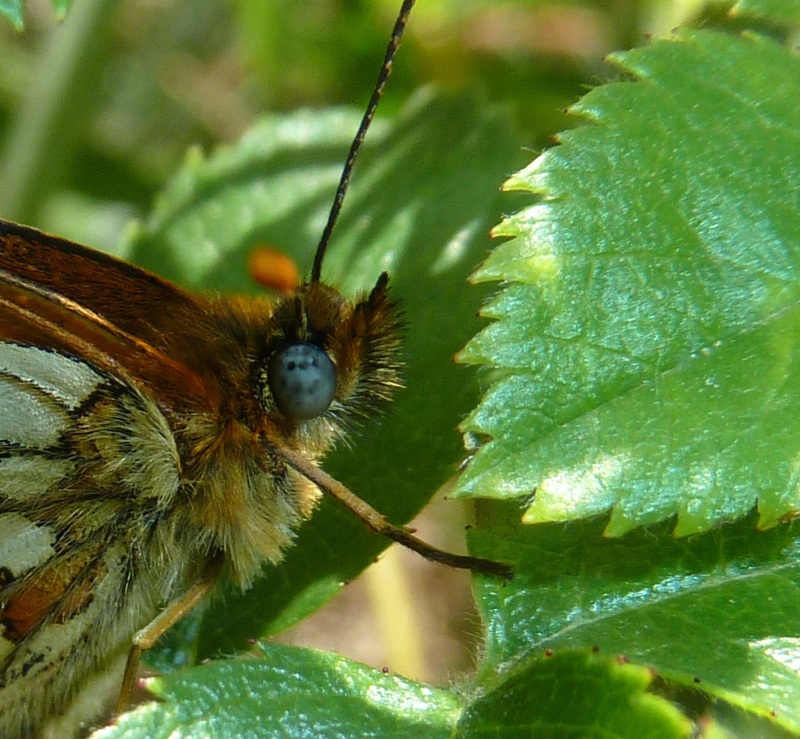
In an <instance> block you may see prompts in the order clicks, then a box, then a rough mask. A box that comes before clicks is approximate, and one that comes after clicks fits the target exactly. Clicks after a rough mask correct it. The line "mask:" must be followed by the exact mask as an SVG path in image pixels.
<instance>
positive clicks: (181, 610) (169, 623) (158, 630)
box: [114, 558, 222, 716]
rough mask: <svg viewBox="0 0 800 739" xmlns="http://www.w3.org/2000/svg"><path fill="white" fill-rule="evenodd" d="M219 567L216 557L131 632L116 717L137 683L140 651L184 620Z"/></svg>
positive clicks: (128, 700) (145, 649)
mask: <svg viewBox="0 0 800 739" xmlns="http://www.w3.org/2000/svg"><path fill="white" fill-rule="evenodd" d="M221 568H222V560H221V559H219V558H218V559H215V560H213V561H212V562H211V564H210V565H209V566H208V568H207V569H206V571H205V572H204V573H203V575H202V576H201V577H200V579H199V580H198V581H197V582H196V583H195V584H194V585H192V587H190V588H189V589H188V590H187V591H186V592H185V593H183V594H181V595H180V596H178V597H177V598H176V599H175V600H173V601H172V602H171V603H170V604H169V605H168V606H167V607H166V608H164V610H163V611H161V613H159V614H158V616H156V617H155V618H154V619H153V620H152V621H151V622H150V623H149V624H147V626H145V627H144V628H143V629H140V630H139V631H137V632H136V634H134V636H133V644H132V646H131V650H130V652H129V653H128V661H127V662H126V663H125V672H124V673H123V676H122V685H121V686H120V690H119V697H118V698H117V705H116V708H115V709H114V715H115V716H118V715H119V714H121V713H123V712H124V711H125V710H127V708H128V706H129V705H130V700H131V696H132V695H133V689H134V687H135V686H136V677H137V675H138V673H139V658H140V657H141V656H142V652H145V651H147V650H148V649H150V648H151V647H153V646H154V645H155V643H156V642H157V641H158V640H159V639H160V638H161V637H162V636H163V635H164V634H165V633H166V632H167V631H169V629H171V628H172V627H173V626H174V625H175V624H176V623H178V621H180V620H181V619H183V617H184V616H186V615H187V614H188V613H189V611H191V610H192V609H193V608H194V607H195V606H196V605H197V604H198V603H200V601H202V600H203V599H204V598H205V597H206V596H207V595H208V593H209V592H210V591H211V589H212V588H213V587H214V585H215V584H216V582H217V576H218V575H219V572H220V569H221Z"/></svg>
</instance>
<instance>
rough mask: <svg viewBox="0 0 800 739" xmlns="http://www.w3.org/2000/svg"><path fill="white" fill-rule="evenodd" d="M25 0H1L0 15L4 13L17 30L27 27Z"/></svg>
mask: <svg viewBox="0 0 800 739" xmlns="http://www.w3.org/2000/svg"><path fill="white" fill-rule="evenodd" d="M24 5H25V0H0V15H4V16H5V17H6V18H7V19H8V20H9V21H10V22H11V24H12V25H13V26H14V28H15V29H16V30H17V31H21V30H22V29H23V28H25V19H24V17H23V15H22V9H23V7H24Z"/></svg>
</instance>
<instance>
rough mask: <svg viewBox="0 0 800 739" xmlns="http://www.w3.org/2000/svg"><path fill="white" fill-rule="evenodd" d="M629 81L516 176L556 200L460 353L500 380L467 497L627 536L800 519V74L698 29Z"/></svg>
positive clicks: (522, 226)
mask: <svg viewBox="0 0 800 739" xmlns="http://www.w3.org/2000/svg"><path fill="white" fill-rule="evenodd" d="M613 61H614V63H615V64H616V65H617V66H618V67H620V69H622V70H623V71H624V72H626V73H628V74H630V75H632V76H633V77H634V78H635V80H636V81H635V82H618V83H614V84H610V85H606V86H604V87H600V88H598V89H596V90H594V91H592V92H591V93H590V94H589V95H587V96H586V97H585V98H584V99H583V100H582V101H581V102H580V103H579V104H578V105H577V106H576V107H575V109H574V110H575V112H576V113H577V114H579V115H581V116H582V117H584V118H586V119H588V120H590V121H591V124H590V125H584V126H582V127H580V128H579V129H576V130H574V131H571V132H569V133H566V134H563V135H562V136H561V142H562V145H561V146H559V147H556V148H555V149H552V150H550V151H548V152H546V153H545V154H544V155H543V156H542V157H540V158H539V159H538V160H537V161H536V162H534V163H533V164H532V165H530V166H529V167H528V168H527V169H526V170H524V171H523V172H521V173H520V174H518V175H517V176H516V177H515V178H514V179H512V180H511V182H510V185H509V186H511V187H515V188H521V189H525V190H527V191H529V192H534V193H539V194H541V195H542V196H543V199H542V201H541V202H540V203H538V204H537V205H534V206H532V207H530V208H528V209H527V210H525V211H522V212H521V213H518V214H517V215H516V216H513V217H511V218H509V219H508V220H506V221H505V222H504V223H503V224H502V225H501V226H500V227H499V228H498V229H496V231H497V233H499V234H501V235H506V236H513V237H514V239H513V240H512V241H509V242H506V243H505V244H502V245H501V246H500V247H499V248H497V249H496V250H495V252H494V254H493V255H492V256H491V257H490V258H489V260H487V262H486V263H485V265H484V266H483V267H482V269H481V270H480V271H479V272H478V274H477V275H476V279H477V280H479V281H487V280H499V279H502V280H505V281H508V282H510V283H512V284H511V285H510V286H509V287H508V288H506V289H505V290H504V291H503V292H502V293H501V294H500V295H499V296H498V297H497V298H496V299H495V300H494V301H493V302H492V303H491V304H490V305H489V306H487V307H486V308H485V309H484V311H483V314H484V315H485V316H487V317H489V318H493V319H495V322H494V323H493V324H492V325H491V326H489V327H488V328H486V329H484V331H483V332H481V334H479V335H478V336H477V337H476V338H475V339H474V340H473V341H472V342H470V344H469V345H468V346H467V348H466V349H465V350H464V351H463V352H462V355H461V358H462V359H463V360H464V361H469V362H473V363H481V364H486V365H489V366H492V367H494V368H496V369H497V370H498V372H499V374H500V379H499V381H498V382H497V383H496V384H495V385H494V386H493V387H492V388H491V389H490V391H489V392H488V393H487V395H486V397H485V398H484V399H483V401H482V403H481V405H480V406H479V407H478V409H477V410H476V411H475V412H474V413H473V414H472V415H471V416H470V418H469V419H468V420H467V421H466V422H465V423H464V424H463V428H464V429H465V430H469V431H474V432H479V433H480V434H484V435H488V437H490V439H491V440H490V441H489V443H488V444H486V445H485V446H484V447H483V448H482V449H481V450H480V451H479V452H478V454H477V456H476V458H475V459H474V460H473V462H472V464H471V465H470V466H469V467H468V469H467V471H466V474H465V475H464V476H463V478H462V480H461V483H460V493H461V494H462V495H464V494H470V495H479V496H486V497H504V498H511V497H520V496H531V495H532V494H533V493H534V491H535V497H534V500H533V503H532V505H531V506H530V507H529V508H528V510H527V512H526V513H525V520H526V521H529V522H533V521H563V520H569V519H572V518H576V517H583V516H589V515H593V514H597V513H600V512H603V511H607V510H609V509H611V511H612V516H611V520H610V522H609V525H608V528H607V530H606V533H607V534H609V535H620V534H622V533H624V532H625V531H627V530H629V529H631V528H633V527H635V526H638V525H641V524H645V523H652V522H655V521H660V520H663V519H665V518H667V517H669V516H673V515H675V514H677V516H678V520H677V527H676V533H678V534H689V533H692V532H697V531H703V530H705V529H707V528H708V527H709V526H711V525H713V524H715V523H718V522H720V521H725V520H731V519H735V518H737V517H740V516H743V515H745V514H747V513H748V512H749V511H750V510H751V508H752V507H753V506H754V505H755V504H756V503H757V504H758V509H759V513H760V520H759V525H760V526H762V527H766V526H770V525H772V524H774V523H776V522H777V521H778V520H780V519H781V518H782V517H784V516H786V515H790V514H792V513H793V512H794V511H796V510H798V509H800V491H799V490H798V485H797V462H796V460H797V456H798V452H800V446H799V444H798V440H800V397H799V396H798V394H797V393H796V392H795V388H796V383H797V381H798V380H800V377H798V374H797V373H798V367H800V363H798V360H800V352H798V332H799V331H800V320H799V319H800V313H798V307H797V306H798V299H799V298H800V279H799V278H800V273H799V272H798V269H797V265H798V264H800V220H799V219H798V218H797V212H798V206H800V185H799V184H798V183H800V139H799V137H798V131H800V107H798V106H797V104H796V92H797V89H798V86H800V62H798V58H797V56H796V55H794V54H792V53H791V52H789V51H787V50H786V49H784V48H782V47H780V46H779V45H777V44H776V43H774V42H772V41H770V40H767V39H765V38H761V37H758V36H753V35H748V36H742V37H733V36H727V35H723V34H721V33H715V32H710V31H683V32H680V33H678V34H675V35H674V36H672V37H671V38H670V39H668V40H662V41H658V42H655V43H654V44H653V45H652V46H649V47H647V48H644V49H640V50H635V51H631V52H627V53H624V54H617V55H615V56H614V58H613Z"/></svg>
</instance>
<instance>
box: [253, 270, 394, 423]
mask: <svg viewBox="0 0 800 739" xmlns="http://www.w3.org/2000/svg"><path fill="white" fill-rule="evenodd" d="M273 326H274V331H272V332H270V335H269V336H268V337H267V338H266V343H265V346H264V347H263V351H262V352H260V357H259V359H258V363H257V366H258V380H259V382H258V386H259V393H260V404H261V406H262V408H263V409H264V410H265V411H267V412H268V413H270V414H273V413H277V414H278V415H279V417H280V418H281V419H282V420H283V421H284V422H285V423H286V424H288V425H291V426H299V425H301V424H306V423H308V422H313V421H314V420H315V419H322V420H323V422H325V423H326V426H328V427H331V426H334V427H337V428H338V429H340V430H341V431H344V430H346V428H347V427H349V426H350V425H352V423H353V422H355V421H357V420H359V419H363V418H366V417H369V416H371V415H372V414H373V413H375V411H376V410H377V408H378V406H380V405H382V404H383V402H385V401H387V400H389V399H390V398H391V396H392V395H393V394H394V391H395V390H396V389H397V388H399V387H400V386H401V380H400V366H401V363H400V345H399V332H400V317H399V312H398V309H397V305H396V303H395V302H394V301H393V300H392V299H391V297H390V296H389V292H388V277H387V276H386V275H385V274H383V275H381V277H380V278H379V279H378V282H377V283H376V285H375V287H374V288H373V289H372V290H371V291H370V293H368V294H367V295H363V296H361V297H360V298H358V299H357V300H355V301H350V300H348V299H347V298H345V297H343V296H342V295H341V293H339V292H338V291H337V290H335V289H334V288H332V287H330V286H328V285H326V284H325V283H322V282H315V281H311V282H307V283H305V284H304V285H302V286H301V287H300V288H299V289H298V290H297V292H296V293H295V294H294V295H292V296H291V297H288V298H286V299H284V300H283V301H281V303H280V304H279V305H278V306H277V307H276V310H275V314H274V321H273Z"/></svg>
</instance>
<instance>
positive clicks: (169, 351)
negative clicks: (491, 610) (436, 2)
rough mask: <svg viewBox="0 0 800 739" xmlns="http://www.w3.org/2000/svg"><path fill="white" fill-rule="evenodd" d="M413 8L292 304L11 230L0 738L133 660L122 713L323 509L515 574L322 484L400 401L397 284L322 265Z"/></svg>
mask: <svg viewBox="0 0 800 739" xmlns="http://www.w3.org/2000/svg"><path fill="white" fill-rule="evenodd" d="M412 5H413V1H412V0H406V1H405V2H404V3H403V6H402V8H401V11H400V15H399V17H398V21H397V24H396V26H395V29H394V31H393V34H392V40H391V42H390V44H389V48H388V50H387V54H386V59H385V61H384V64H383V67H382V70H381V76H380V77H379V80H378V84H377V86H376V90H375V92H374V93H373V96H372V99H371V101H370V104H369V106H368V107H367V111H366V113H365V115H364V118H363V120H362V124H361V126H360V128H359V131H358V133H357V134H356V137H355V140H354V142H353V146H352V148H351V151H350V154H349V156H348V159H347V162H346V164H345V168H344V172H343V175H342V179H341V182H340V185H339V188H338V190H337V195H336V198H335V201H334V206H333V208H332V209H331V214H330V217H329V220H328V224H327V226H326V228H325V230H324V232H323V236H322V239H321V241H320V246H319V248H318V250H317V254H316V257H315V262H314V266H313V268H312V271H311V275H310V277H309V278H308V280H306V281H305V282H304V283H302V284H301V285H299V286H298V287H297V289H295V290H294V291H292V292H291V293H290V294H289V295H287V296H285V297H283V298H281V299H279V300H277V301H276V300H273V299H267V298H263V299H254V298H241V297H233V296H210V297H207V296H199V295H195V294H192V293H189V292H187V291H184V290H183V289H181V288H179V287H177V286H176V285H173V284H171V283H169V282H167V281H165V280H163V279H161V278H159V277H157V276H155V275H153V274H151V273H149V272H147V271H145V270H142V269H140V268H138V267H135V266H133V265H131V264H128V263H126V262H124V261H120V260H118V259H115V258H114V257H111V256H108V255H105V254H102V253H99V252H96V251H94V250H92V249H89V248H87V247H83V246H80V245H78V244H75V243H72V242H70V241H67V240H64V239H61V238H58V237H55V236H51V235H47V234H44V233H42V232H40V231H37V230H35V229H33V228H30V227H27V226H21V225H18V224H14V223H10V222H7V221H2V222H0V405H1V406H2V408H3V413H2V414H0V736H3V737H15V736H28V735H30V734H33V733H36V732H39V731H40V730H41V729H42V727H43V726H44V725H45V723H46V722H48V721H51V720H53V719H57V718H58V717H60V716H61V715H62V714H64V713H65V711H67V710H68V708H69V706H70V704H71V703H72V702H73V699H74V698H75V697H76V696H77V695H78V694H79V693H80V692H81V691H82V690H83V689H84V686H85V684H86V683H87V681H88V680H89V679H90V678H91V677H92V676H94V675H97V674H98V673H101V672H102V671H104V670H105V669H106V668H107V667H108V666H109V665H110V664H112V663H114V662H120V661H124V660H125V656H126V655H128V660H127V667H126V670H125V676H124V678H123V683H122V689H121V695H122V700H121V705H124V703H125V701H126V700H127V696H128V695H129V693H130V689H131V685H132V683H133V680H134V679H135V676H136V668H137V664H138V655H139V652H140V650H141V649H142V648H145V647H147V646H148V645H149V644H151V643H152V642H153V641H154V640H155V639H156V638H157V637H158V636H159V635H160V634H161V633H163V631H164V630H166V628H168V627H169V626H170V625H171V624H172V623H174V622H175V621H177V620H178V619H179V618H180V617H181V616H182V615H183V614H184V613H185V612H186V610H188V608H189V607H190V606H191V605H193V604H194V603H195V602H196V601H197V599H199V598H201V597H202V596H204V595H205V593H206V592H207V591H208V590H209V589H210V587H211V586H212V585H213V583H214V582H215V581H216V578H217V576H218V574H219V572H220V571H221V570H222V569H224V570H225V572H226V573H227V575H228V576H229V577H230V578H231V579H232V581H233V582H234V584H235V585H237V586H239V587H240V588H241V589H243V590H246V589H247V588H248V587H249V586H250V585H251V584H252V582H253V580H254V578H256V577H257V576H258V575H259V574H260V573H261V572H262V570H263V568H264V566H265V565H268V564H277V563H279V562H280V561H281V558H282V556H283V552H284V550H285V549H286V547H288V546H289V545H290V544H291V543H292V539H293V536H294V532H295V530H296V528H297V527H298V526H299V525H300V524H301V523H302V522H303V521H304V520H305V519H307V518H308V517H309V516H310V515H311V513H312V512H313V510H314V507H315V505H316V503H317V501H318V499H319V497H320V495H321V494H322V492H325V493H328V494H330V495H332V496H334V497H335V498H337V499H338V500H339V501H340V502H341V503H343V504H344V505H345V507H347V508H349V509H350V510H351V511H353V512H354V513H356V515H358V516H359V517H360V518H361V519H362V520H363V521H364V522H365V523H366V524H367V525H368V526H369V527H370V528H372V529H373V530H374V531H376V532H378V533H381V534H384V535H387V536H389V537H390V538H392V539H394V540H396V541H399V542H401V543H403V544H404V545H406V546H409V547H411V548H413V549H415V550H417V551H419V552H420V553H422V554H423V555H424V556H427V557H429V558H431V559H435V560H440V561H443V562H446V563H448V564H452V565H454V566H463V567H469V568H473V569H481V570H484V571H488V572H492V573H495V574H501V575H505V574H507V570H506V568H505V567H503V566H502V565H498V564H497V563H492V562H487V561H484V560H476V559H473V558H470V557H458V556H456V555H451V554H449V553H446V552H441V551H439V550H437V549H435V548H433V547H431V546H429V545H427V544H425V543H424V542H422V541H420V540H418V539H416V538H415V537H414V536H413V535H412V534H411V533H409V532H408V531H407V530H406V529H403V528H401V527H395V526H393V525H391V524H389V523H388V522H387V521H386V520H385V519H384V518H383V517H382V516H381V515H380V514H379V513H378V512H377V511H375V510H374V509H372V508H370V507H369V506H368V505H367V504H366V503H365V502H364V501H361V500H360V499H359V498H357V497H356V496H355V495H354V494H353V493H351V492H350V491H349V490H347V488H345V487H344V486H343V485H341V484H340V483H338V482H337V481H335V480H334V479H332V478H330V477H329V476H328V475H326V474H325V473H324V471H322V470H321V469H320V468H319V467H318V466H317V463H318V462H320V461H321V460H322V458H323V457H324V455H325V453H326V452H327V451H328V450H329V449H330V448H331V447H332V446H333V445H335V444H336V443H337V442H341V441H342V440H343V439H345V438H346V436H347V434H348V432H349V431H350V430H351V429H352V427H353V426H354V425H356V424H357V423H358V421H359V420H360V419H364V418H369V417H372V416H373V415H374V414H376V413H377V412H379V411H380V409H381V407H383V406H385V405H386V404H387V403H388V402H390V401H391V399H392V397H393V395H394V393H395V392H396V391H397V389H398V388H399V387H400V386H401V385H402V380H401V356H400V343H401V342H400V333H401V331H400V328H401V320H400V315H399V310H398V305H397V303H396V301H395V300H394V298H393V297H392V295H391V291H390V287H389V284H390V280H389V277H388V276H387V275H386V274H381V275H379V276H377V277H376V281H375V284H374V287H373V288H372V289H371V290H370V291H368V292H366V293H365V294H363V295H360V296H358V297H356V298H355V299H354V300H350V299H348V298H345V297H344V296H343V295H342V294H340V293H339V292H338V291H337V290H336V289H335V288H333V287H331V286H330V285H327V284H325V282H324V281H323V280H322V265H323V259H324V255H325V249H326V246H327V243H328V239H329V237H330V234H331V231H332V229H333V226H334V224H335V222H336V219H337V216H338V213H339V209H340V207H341V204H342V200H343V198H344V194H345V192H346V189H347V184H348V181H349V177H350V172H351V171H352V166H353V162H354V160H355V156H356V153H357V151H358V149H359V147H360V145H361V141H363V137H364V135H365V133H366V130H367V128H368V126H369V123H370V121H371V119H372V116H373V115H374V112H375V109H376V107H377V104H378V101H379V99H380V96H381V94H382V91H383V85H384V84H385V82H386V78H387V77H388V74H389V70H390V68H391V62H392V59H393V57H394V53H395V51H396V49H397V45H398V44H399V41H400V37H401V35H402V31H403V28H404V27H405V23H406V22H407V20H408V14H409V12H410V10H411V6H412ZM176 327H179V330H176ZM132 645H133V647H132Z"/></svg>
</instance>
